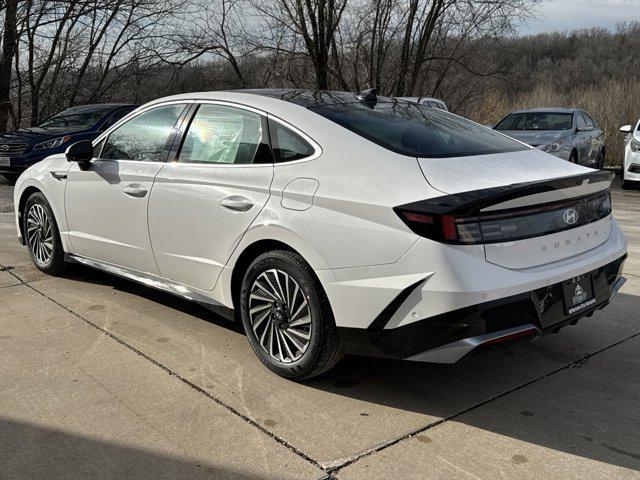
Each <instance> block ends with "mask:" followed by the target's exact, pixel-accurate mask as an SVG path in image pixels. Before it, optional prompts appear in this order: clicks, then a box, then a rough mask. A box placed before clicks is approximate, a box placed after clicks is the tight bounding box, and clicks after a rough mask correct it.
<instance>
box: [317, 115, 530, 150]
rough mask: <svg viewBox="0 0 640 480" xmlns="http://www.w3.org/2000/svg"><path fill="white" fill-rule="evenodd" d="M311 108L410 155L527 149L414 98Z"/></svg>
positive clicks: (391, 148)
mask: <svg viewBox="0 0 640 480" xmlns="http://www.w3.org/2000/svg"><path fill="white" fill-rule="evenodd" d="M310 110H312V111H313V112H316V113H318V114H320V115H322V116H323V117H326V118H328V119H329V120H331V121H333V122H335V123H337V124H338V125H341V126H343V127H344V128H347V129H349V130H351V131H352V132H354V133H357V134H358V135H360V136H362V137H364V138H366V139H368V140H371V141H372V142H374V143H377V144H378V145H380V146H382V147H384V148H386V149H388V150H391V151H393V152H397V153H400V154H402V155H409V156H412V157H422V158H425V157H431V158H442V157H463V156H468V155H484V154H491V153H505V152H516V151H519V150H527V149H528V147H526V146H524V145H522V144H521V143H519V142H516V141H515V140H512V139H510V138H507V137H505V136H504V135H501V134H499V133H496V132H494V131H493V130H491V129H489V128H486V127H483V126H481V125H478V124H476V123H473V122H471V121H470V120H465V119H464V118H461V117H458V116H456V115H452V114H450V113H447V112H444V111H442V110H438V109H436V108H430V107H428V106H426V105H418V104H415V103H409V102H378V103H375V104H371V103H369V104H367V103H365V102H357V103H347V104H336V105H321V106H317V107H310Z"/></svg>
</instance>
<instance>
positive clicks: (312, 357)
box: [240, 252, 327, 378]
mask: <svg viewBox="0 0 640 480" xmlns="http://www.w3.org/2000/svg"><path fill="white" fill-rule="evenodd" d="M283 253H284V252H283ZM283 253H281V252H270V253H266V254H262V255H260V256H259V257H258V258H256V259H255V260H254V261H253V262H252V263H251V265H250V266H249V268H247V271H246V272H245V275H244V278H243V281H242V286H241V290H240V313H241V317H242V324H243V326H244V330H245V334H246V336H247V338H248V340H249V344H250V345H251V348H252V349H253V351H254V352H255V354H256V355H257V356H258V358H259V359H260V361H261V362H262V363H263V364H264V365H265V366H266V367H267V368H269V369H270V370H272V371H274V372H275V373H277V374H278V375H281V376H283V377H288V378H295V377H300V376H303V375H304V374H305V373H306V372H308V371H310V370H311V369H313V367H314V366H315V364H316V362H317V360H318V358H319V356H320V353H321V349H322V346H323V341H324V335H325V331H324V325H325V321H327V319H326V313H325V312H324V309H323V306H322V299H321V295H322V294H323V292H321V291H319V289H318V285H317V283H316V280H315V279H314V278H313V277H312V275H311V272H309V271H307V270H309V267H308V266H306V265H305V264H303V263H302V261H301V260H298V261H296V260H294V259H293V258H290V257H289V256H288V255H284V254H283ZM299 263H300V264H299ZM305 267H306V268H305ZM272 268H277V269H279V270H282V271H284V272H286V273H287V274H289V275H290V276H291V277H292V278H293V279H294V280H295V281H296V282H298V285H299V286H300V288H301V289H302V291H303V294H305V296H306V297H307V302H308V304H309V311H310V313H311V338H310V342H309V345H308V347H307V350H306V351H305V353H304V354H303V355H302V357H301V358H300V359H298V360H296V361H295V362H292V363H288V364H285V363H281V362H278V361H276V360H274V359H273V358H271V356H270V355H269V354H268V353H267V352H266V351H265V350H264V349H263V348H262V345H260V342H259V340H258V339H257V338H256V335H255V333H254V332H253V328H252V326H251V319H250V317H249V295H250V292H251V285H253V282H254V280H255V279H256V278H257V277H258V276H259V275H260V274H262V273H263V272H264V271H266V270H269V269H272Z"/></svg>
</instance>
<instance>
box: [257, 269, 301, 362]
mask: <svg viewBox="0 0 640 480" xmlns="http://www.w3.org/2000/svg"><path fill="white" fill-rule="evenodd" d="M249 318H250V321H251V328H252V329H253V333H254V334H255V336H256V339H257V340H258V342H259V343H260V345H261V346H262V348H263V349H264V350H265V351H266V352H267V353H268V354H269V356H270V357H271V358H272V359H274V360H276V361H278V362H281V363H291V362H295V361H296V360H299V359H300V358H301V357H302V355H304V353H305V352H306V350H307V347H308V346H309V342H310V341H311V322H312V318H311V310H310V308H309V302H308V301H307V295H306V293H305V292H304V291H303V290H302V288H301V287H300V285H299V284H298V282H296V281H295V280H294V279H293V278H292V277H291V275H289V274H288V273H287V272H284V271H282V270H279V269H275V268H273V269H270V270H266V271H264V272H262V273H261V274H260V275H258V277H257V278H256V279H255V280H254V281H253V284H252V285H251V293H250V296H249Z"/></svg>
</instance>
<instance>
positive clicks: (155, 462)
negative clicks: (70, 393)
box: [0, 418, 265, 480]
mask: <svg viewBox="0 0 640 480" xmlns="http://www.w3.org/2000/svg"><path fill="white" fill-rule="evenodd" d="M0 463H1V464H2V467H0V470H1V473H0V476H1V477H2V478H12V479H16V480H19V479H32V478H60V479H62V478H64V479H76V478H78V479H80V478H83V479H85V478H94V479H95V478H113V479H116V478H117V479H124V478H149V479H151V478H152V479H157V480H160V479H180V478H184V479H200V478H203V479H204V478H209V479H211V478H215V479H218V478H224V479H237V480H248V479H257V480H260V479H261V478H265V477H261V476H256V475H255V474H248V473H242V472H238V471H233V470H229V469H227V468H221V467H219V466H216V465H211V464H207V463H205V462H201V463H198V462H195V461H194V462H189V461H185V460H182V459H180V458H176V457H172V456H168V455H162V454H160V453H156V452H152V451H148V450H142V449H138V448H135V447H131V446H126V445H118V444H115V443H111V442H107V441H104V440H99V439H97V438H93V437H89V436H86V435H78V434H75V433H70V432H65V431H63V430H59V429H53V428H48V427H42V426H39V425H34V424H30V423H25V422H21V421H17V420H13V419H8V418H0ZM5 475H6V477H5Z"/></svg>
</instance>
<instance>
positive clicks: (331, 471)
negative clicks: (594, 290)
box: [0, 264, 640, 480]
mask: <svg viewBox="0 0 640 480" xmlns="http://www.w3.org/2000/svg"><path fill="white" fill-rule="evenodd" d="M0 269H4V270H3V271H6V272H8V273H9V274H10V275H11V276H13V277H15V278H16V279H17V280H18V281H19V282H20V283H19V284H17V285H10V286H12V287H17V286H22V285H24V286H26V287H27V288H29V289H31V290H33V291H34V292H36V293H38V294H39V295H42V296H43V297H44V298H46V299H47V300H49V301H51V302H53V303H54V304H56V305H58V306H59V307H60V308H62V309H63V310H66V311H67V312H69V313H71V314H72V315H73V316H75V317H77V318H79V319H80V320H82V321H83V322H85V323H87V324H88V325H90V326H92V327H93V328H95V329H97V330H99V331H100V332H102V333H103V334H104V335H106V336H108V337H109V338H111V339H113V340H115V341H116V342H117V343H119V344H121V345H123V346H124V347H126V348H128V349H129V350H131V351H133V352H134V353H136V354H138V355H139V356H141V357H142V358H144V359H145V360H147V361H149V362H151V363H152V364H153V365H155V366H157V367H159V368H161V369H162V370H164V371H165V372H166V373H168V374H169V375H171V376H174V377H176V378H177V379H178V380H180V381H181V382H183V383H184V384H186V385H187V386H189V387H191V388H192V389H194V390H196V391H197V392H199V393H201V394H202V395H204V396H206V397H207V398H209V399H210V400H213V401H214V402H215V403H217V404H218V405H220V406H222V407H224V408H225V409H227V410H228V411H230V412H231V413H233V414H234V415H236V416H238V417H240V418H241V419H242V420H244V421H245V422H247V423H249V424H250V425H251V426H253V427H255V428H257V429H258V430H260V431H261V432H263V433H264V434H266V435H267V436H269V437H270V438H272V439H273V440H275V441H276V442H278V443H280V444H281V445H283V446H284V447H285V448H287V449H288V450H290V451H291V452H293V453H295V454H296V455H298V456H299V457H301V458H302V459H304V460H306V461H307V462H309V463H311V464H312V465H313V466H315V467H317V468H319V469H321V470H322V471H324V472H325V473H327V476H325V477H322V479H321V480H325V479H332V478H335V477H334V475H335V474H336V473H337V472H338V471H339V470H341V469H343V468H345V467H348V466H349V465H352V464H354V463H356V462H358V461H360V460H361V459H363V458H366V457H368V456H371V455H373V454H375V453H378V452H380V451H382V450H385V449H387V448H389V447H391V446H393V445H396V444H398V443H401V442H403V441H404V440H408V439H409V438H411V437H414V436H416V435H419V434H420V433H423V432H426V431H427V430H431V429H432V428H434V427H437V426H439V425H442V424H444V423H446V422H448V421H450V420H453V419H455V418H457V417H459V416H461V415H464V414H466V413H469V412H471V411H473V410H475V409H477V408H480V407H483V406H485V405H487V404H489V403H491V402H494V401H496V400H499V399H500V398H502V397H505V396H507V395H509V394H511V393H514V392H516V391H518V390H521V389H523V388H525V387H528V386H530V385H532V384H534V383H537V382H539V381H541V380H544V379H545V378H548V377H550V376H552V375H555V374H556V373H559V372H562V371H564V370H571V369H574V368H580V367H582V366H584V365H585V364H586V363H587V361H588V360H589V359H590V358H592V357H594V356H595V355H598V354H600V353H602V352H605V351H607V350H609V349H611V348H613V347H616V346H618V345H620V344H621V343H624V342H626V341H628V340H632V339H633V338H635V337H638V336H640V332H637V333H634V334H631V335H629V336H627V337H625V338H623V339H621V340H618V341H617V342H614V343H612V344H610V345H607V346H605V347H603V348H601V349H599V350H596V351H595V352H591V353H588V354H586V355H583V356H582V357H580V358H579V359H577V360H574V361H573V362H570V363H568V364H566V365H563V366H561V367H558V368H556V369H555V370H552V371H550V372H547V373H545V374H544V375H541V376H539V377H536V378H534V379H532V380H529V381H527V382H525V383H522V384H520V385H517V386H515V387H513V388H510V389H509V390H505V391H504V392H501V393H498V394H496V395H494V396H492V397H489V398H488V399H485V400H483V401H481V402H479V403H476V404H474V405H471V406H470V407H467V408H465V409H463V410H460V411H459V412H456V413H453V414H451V415H449V416H447V417H443V418H441V419H439V420H436V421H435V422H432V423H429V424H427V425H425V426H423V427H420V428H418V429H416V430H413V431H411V432H409V433H407V434H404V435H402V436H400V437H396V438H394V439H391V440H388V441H386V442H382V443H380V444H378V445H376V446H374V447H371V448H369V449H366V450H364V451H362V452H360V453H358V454H356V455H354V456H352V457H351V458H348V459H346V460H345V461H343V462H341V463H338V464H331V463H330V462H329V463H328V464H322V463H320V462H318V461H317V460H314V459H313V458H312V457H310V456H309V455H307V454H306V453H304V452H303V451H302V450H299V449H298V448H296V447H294V446H293V445H291V444H290V443H289V442H287V441H286V440H285V439H283V438H281V437H279V436H278V435H276V434H275V433H273V432H271V431H269V430H268V429H266V428H265V427H263V426H262V425H260V424H259V423H258V422H256V421H255V420H253V419H251V418H249V417H247V416H246V415H244V414H243V413H241V412H240V411H238V410H237V409H235V408H234V407H232V406H231V405H228V404H227V403H225V402H224V401H223V400H221V399H219V398H218V397H216V396H214V395H212V394H210V393H209V392H207V391H206V390H204V389H203V388H202V387H200V386H198V385H197V384H195V383H193V382H191V381H190V380H188V379H187V378H185V377H183V376H181V375H180V374H178V373H176V372H174V371H173V370H171V369H170V368H169V367H167V366H165V365H163V364H162V363H160V362H158V361H157V360H155V359H153V358H152V357H150V356H149V355H147V354H146V353H144V352H142V351H140V350H138V349H137V348H135V347H134V346H132V345H130V344H128V343H127V342H126V341H124V340H122V339H121V338H120V337H117V336H116V335H114V334H112V333H111V332H109V331H107V330H105V329H104V328H102V327H100V326H99V325H97V324H95V323H93V322H92V321H90V320H88V319H86V318H84V317H83V316H82V315H81V314H79V313H77V312H75V311H73V310H72V309H71V308H69V307H67V306H66V305H64V304H62V303H60V302H59V301H57V300H55V299H53V298H51V297H50V296H48V295H47V294H46V293H44V292H42V291H40V290H38V289H37V288H35V287H34V286H33V285H31V284H30V283H29V282H25V281H23V280H22V279H21V278H20V277H18V276H17V275H16V274H15V273H13V272H12V269H6V267H4V266H3V265H1V264H0Z"/></svg>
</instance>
